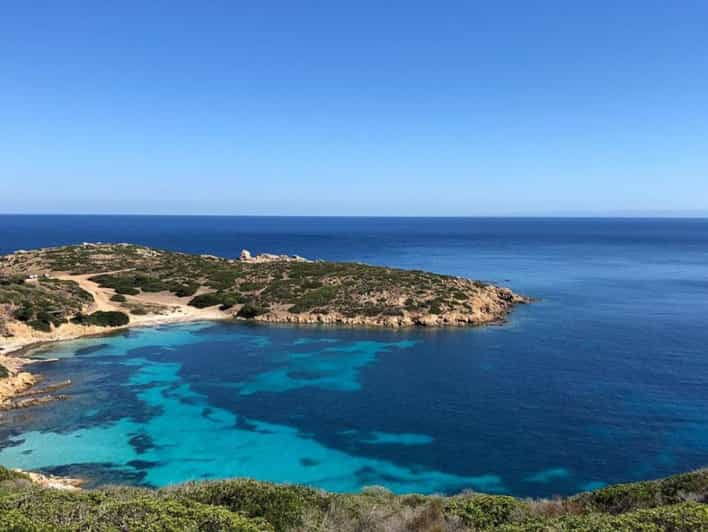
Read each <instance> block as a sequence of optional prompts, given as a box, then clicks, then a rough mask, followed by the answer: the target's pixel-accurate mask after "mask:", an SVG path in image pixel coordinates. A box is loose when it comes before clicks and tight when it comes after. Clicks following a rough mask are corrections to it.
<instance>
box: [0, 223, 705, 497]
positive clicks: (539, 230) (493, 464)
mask: <svg viewBox="0 0 708 532" xmlns="http://www.w3.org/2000/svg"><path fill="white" fill-rule="evenodd" d="M138 222H139V223H138ZM0 228H3V229H5V234H6V235H9V238H5V239H4V240H3V241H2V245H3V246H5V247H6V248H7V249H5V248H2V249H0V251H2V252H7V251H10V250H12V249H15V248H20V247H25V248H27V247H36V246H38V245H48V244H60V243H66V241H67V238H68V235H72V237H73V238H74V241H83V240H112V241H123V240H130V241H138V242H141V243H145V244H149V245H155V246H159V247H169V248H173V249H183V250H185V251H192V252H205V253H216V254H221V255H226V256H233V255H237V254H238V252H239V251H240V248H241V247H250V248H251V249H252V251H275V252H287V253H300V254H304V255H309V256H317V257H324V258H328V259H336V260H365V261H368V262H372V263H381V264H391V265H396V266H402V267H415V268H425V269H430V270H433V271H439V272H444V273H452V274H459V275H466V276H470V277H474V278H482V279H485V280H492V281H496V282H501V283H504V284H508V285H510V286H512V287H513V288H514V289H516V290H517V291H520V292H523V293H527V294H529V295H532V296H535V297H537V298H539V301H538V302H537V303H535V304H533V305H530V306H527V307H521V308H519V309H518V310H517V311H515V312H514V314H513V316H512V319H511V320H510V322H509V323H507V324H505V325H503V326H499V327H486V328H481V329H464V330H462V329H461V330H437V331H426V330H401V331H385V330H367V329H335V328H317V327H284V326H251V325H244V324H229V323H195V324H189V325H180V326H168V327H160V328H146V329H134V330H131V331H129V332H127V333H124V334H119V335H114V336H107V337H102V338H92V339H85V340H81V341H77V342H69V343H65V344H61V345H54V346H50V347H48V348H45V349H43V350H42V351H39V352H37V353H36V356H37V357H39V358H45V359H49V358H58V359H59V360H58V361H53V362H43V363H41V364H40V365H37V366H36V368H37V369H39V370H40V371H41V373H42V374H44V375H45V377H46V379H47V382H49V383H51V382H58V381H61V380H64V379H67V378H70V379H71V380H72V381H73V385H72V386H71V387H70V388H68V389H67V390H66V393H67V394H68V395H69V397H70V398H69V400H67V401H62V402H58V403H54V404H51V405H48V406H44V407H39V408H31V409H27V410H21V411H16V412H13V413H11V414H7V415H5V417H4V419H3V422H2V424H0V463H2V464H4V465H8V466H12V467H21V468H25V469H41V470H43V471H47V472H52V473H57V474H69V475H80V476H85V477H88V478H90V479H91V481H92V483H94V484H103V483H109V482H110V483H115V482H122V483H131V484H143V485H151V486H163V485H166V484H171V483H175V482H182V481H186V480H193V479H205V478H223V477H232V476H248V477H254V478H258V479H264V480H273V481H288V482H301V483H306V484H310V485H313V486H319V487H322V488H326V489H330V490H337V491H356V490H359V489H360V488H361V487H363V486H367V485H384V486H387V487H388V488H390V489H392V490H394V491H397V492H413V491H415V492H447V493H452V492H457V491H460V490H463V489H474V490H480V491H486V492H496V493H511V494H514V495H551V494H565V493H572V492H576V491H579V490H583V489H589V488H594V487H597V486H601V485H603V484H605V483H613V482H620V481H630V480H637V479H642V478H653V477H657V476H661V475H666V474H670V473H674V472H678V471H684V470H688V469H692V468H695V467H699V466H703V465H706V464H708V415H707V414H706V412H708V392H707V389H708V348H706V346H708V318H707V317H708V222H706V221H660V220H641V221H621V220H616V221H607V220H605V221H602V220H585V221H558V220H526V221H524V220H410V219H408V220H404V219H399V220H396V219H388V220H383V219H378V220H377V219H359V220H356V219H354V220H344V219H333V220H328V221H326V222H323V221H322V220H317V219H299V220H288V219H248V218H246V219H243V218H191V219H190V218H173V219H165V218H141V217H124V218H111V219H106V218H100V217H78V219H77V218H75V217H67V218H62V217H1V216H0ZM99 234H102V235H103V236H102V237H100V236H98V235H99ZM27 235H30V236H27ZM33 235H34V236H33ZM36 235H42V237H41V238H42V239H43V240H42V239H39V240H38V238H39V237H38V236H36ZM259 243H260V244H259Z"/></svg>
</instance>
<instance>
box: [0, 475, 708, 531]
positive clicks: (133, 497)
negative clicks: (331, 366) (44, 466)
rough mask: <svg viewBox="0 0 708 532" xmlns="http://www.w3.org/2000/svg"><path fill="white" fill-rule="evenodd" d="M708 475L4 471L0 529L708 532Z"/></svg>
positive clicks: (0, 497) (0, 491)
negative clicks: (511, 478) (457, 479)
mask: <svg viewBox="0 0 708 532" xmlns="http://www.w3.org/2000/svg"><path fill="white" fill-rule="evenodd" d="M707 500H708V472H706V471H696V472H693V473H687V474H685V475H677V476H675V477H670V478H667V479H664V480H659V481H654V482H639V483H635V484H625V485H620V486H610V487H608V488H604V489H601V490H597V491H594V492H591V493H583V494H580V495H576V496H574V497H569V498H566V499H554V500H520V499H515V498H513V497H507V496H498V495H483V494H475V493H469V494H462V495H456V496H453V497H441V496H427V495H403V496H397V495H393V494H392V493H390V492H388V491H387V490H385V489H383V488H370V489H366V490H364V491H363V492H362V493H360V494H336V493H328V492H324V491H321V490H316V489H312V488H307V487H304V486H294V485H287V484H271V483H267V482H258V481H255V480H249V479H233V480H223V481H208V482H194V483H188V484H183V485H178V486H173V487H169V488H164V489H161V490H151V489H145V488H129V487H122V488H117V487H113V488H104V489H96V490H88V491H82V492H64V491H56V490H51V489H43V488H40V487H37V486H34V485H32V484H31V483H30V482H29V480H28V479H27V477H26V475H23V474H21V473H16V472H13V471H10V470H7V469H5V468H2V467H0V529H1V530H14V531H21V532H24V531H35V530H53V531H56V530H66V531H69V530H71V531H79V530H91V531H108V530H111V531H113V530H116V531H119V530H154V531H158V530H159V531H168V530H169V531H178V530H194V531H197V530H207V531H221V530H224V531H243V532H255V531H260V532H273V531H279V532H280V531H282V532H288V531H293V532H296V531H297V532H305V531H312V532H315V531H321V532H324V531H333V532H335V531H336V532H355V531H362V532H363V531H374V532H378V531H380V532H403V531H412V532H441V531H465V530H467V531H492V530H495V531H496V530H500V531H508V532H522V531H528V532H531V531H534V532H540V531H554V532H558V531H590V530H592V531H627V532H630V531H634V530H641V531H656V532H658V531H662V530H666V531H676V532H678V531H685V532H689V531H700V530H708V505H706V501H707Z"/></svg>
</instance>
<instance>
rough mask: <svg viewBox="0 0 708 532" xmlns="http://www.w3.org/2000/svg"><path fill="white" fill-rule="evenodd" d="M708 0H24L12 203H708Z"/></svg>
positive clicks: (91, 207)
mask: <svg viewBox="0 0 708 532" xmlns="http://www.w3.org/2000/svg"><path fill="white" fill-rule="evenodd" d="M706 21H708V2H705V1H683V0H677V1H675V2H667V1H651V0H642V1H631V0H625V1H612V2H609V1H607V2H606V1H593V2H568V1H528V0H525V1H517V2H509V1H494V2H492V1H487V2H475V1H471V0H470V1H460V2H453V1H428V2H417V1H413V0H408V1H394V0H391V1H388V0H387V1H381V0H378V1H368V0H357V1H351V2H344V1H332V2H324V1H322V2H305V1H298V0H289V1H282V2H275V1H268V0H258V1H252V2H238V1H223V2H214V1H211V2H178V1H155V2H144V1H140V2H131V1H120V2H72V1H68V0H67V1H63V2H54V1H46V2H41V1H37V2H25V1H16V2H15V1H8V2H4V3H3V14H2V17H0V139H2V140H0V212H62V213H64V212H66V213H70V212H71V213H175V214H197V213H202V214H283V215H297V214H302V215H305V214H313V215H329V214H347V215H574V214H577V215H598V214H600V215H602V214H608V215H614V214H639V215H641V214H678V215H684V214H698V215H706V214H708V31H706Z"/></svg>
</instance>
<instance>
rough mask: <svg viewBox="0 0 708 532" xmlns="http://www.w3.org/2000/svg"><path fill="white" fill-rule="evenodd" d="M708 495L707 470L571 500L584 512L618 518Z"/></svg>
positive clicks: (599, 491) (607, 488)
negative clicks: (617, 516) (619, 514)
mask: <svg viewBox="0 0 708 532" xmlns="http://www.w3.org/2000/svg"><path fill="white" fill-rule="evenodd" d="M701 494H702V495H703V496H704V497H705V496H706V495H708V470H705V469H703V470H699V471H693V472H691V473H683V474H681V475H674V476H672V477H669V478H665V479H661V480H654V481H647V482H634V483H631V484H615V485H613V486H607V487H606V488H601V489H599V490H596V491H592V492H589V493H581V494H580V495H577V496H575V497H573V499H572V500H573V501H574V502H575V503H577V504H580V505H581V506H582V507H584V508H586V509H587V510H588V511H599V512H606V513H611V514H618V513H622V512H626V511H628V510H637V509H640V508H653V507H655V506H660V505H664V504H676V503H680V502H684V501H686V500H690V499H691V498H693V497H695V496H697V495H701Z"/></svg>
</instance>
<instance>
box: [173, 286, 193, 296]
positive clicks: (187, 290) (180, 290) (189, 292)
mask: <svg viewBox="0 0 708 532" xmlns="http://www.w3.org/2000/svg"><path fill="white" fill-rule="evenodd" d="M198 289H199V285H198V284H197V283H189V284H185V285H180V286H177V287H176V288H175V290H174V293H175V295H176V296H177V297H189V296H193V295H194V294H195V293H196V291H197V290H198Z"/></svg>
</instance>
